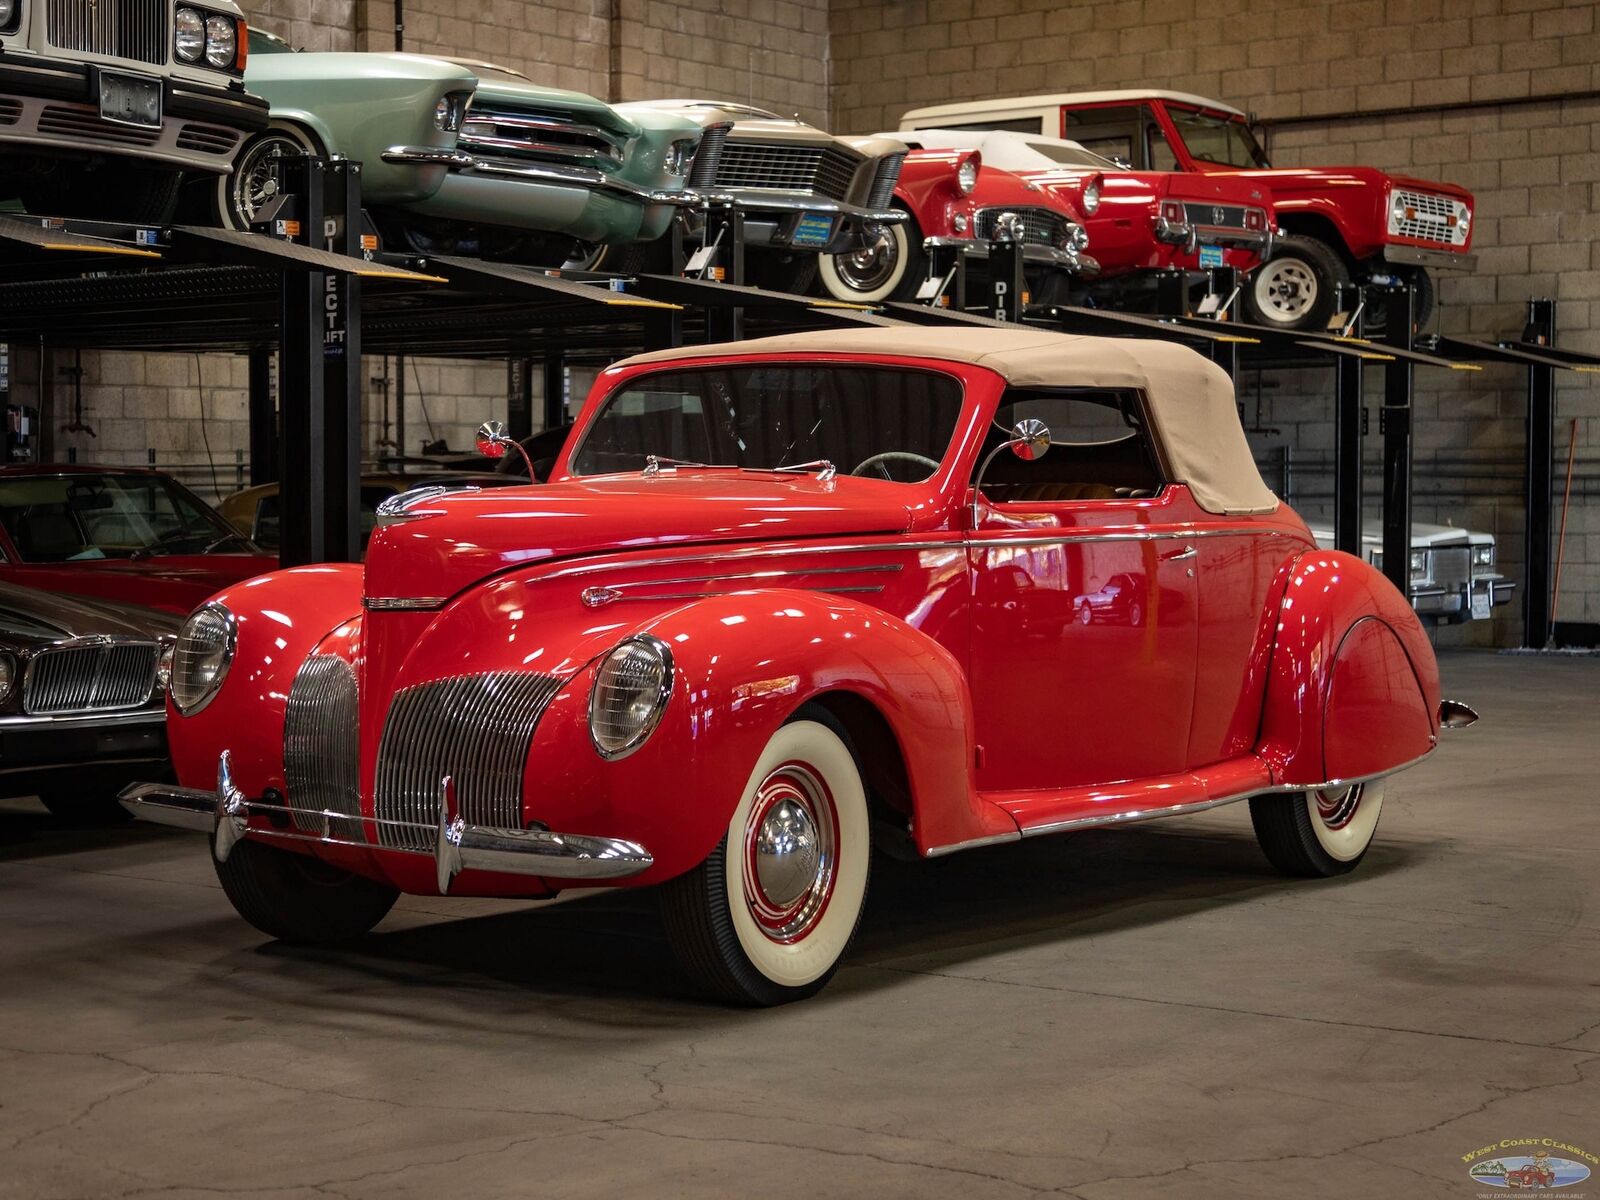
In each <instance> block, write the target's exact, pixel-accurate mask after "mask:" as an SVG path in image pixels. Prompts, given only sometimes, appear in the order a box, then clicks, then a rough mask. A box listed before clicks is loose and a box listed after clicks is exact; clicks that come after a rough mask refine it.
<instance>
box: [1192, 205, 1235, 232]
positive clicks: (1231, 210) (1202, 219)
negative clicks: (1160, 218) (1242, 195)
mask: <svg viewBox="0 0 1600 1200" xmlns="http://www.w3.org/2000/svg"><path fill="white" fill-rule="evenodd" d="M1183 216H1184V220H1186V221H1188V222H1189V224H1191V225H1198V226H1201V227H1202V228H1206V229H1243V228H1244V206H1243V205H1242V204H1195V203H1190V204H1185V205H1184V206H1183Z"/></svg>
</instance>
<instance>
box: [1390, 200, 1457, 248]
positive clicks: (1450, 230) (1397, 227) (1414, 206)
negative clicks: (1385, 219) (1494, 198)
mask: <svg viewBox="0 0 1600 1200" xmlns="http://www.w3.org/2000/svg"><path fill="white" fill-rule="evenodd" d="M1471 212H1472V210H1471V209H1470V208H1469V207H1468V206H1467V205H1466V203H1465V202H1463V201H1461V200H1455V199H1452V198H1451V197H1449V196H1434V195H1430V194H1429V193H1427V192H1401V191H1397V192H1395V193H1394V195H1393V197H1391V199H1390V204H1389V234H1390V236H1391V237H1402V238H1414V239H1415V240H1417V241H1419V242H1438V243H1439V244H1440V245H1442V246H1465V245H1466V244H1467V227H1468V225H1469V221H1470V217H1471Z"/></svg>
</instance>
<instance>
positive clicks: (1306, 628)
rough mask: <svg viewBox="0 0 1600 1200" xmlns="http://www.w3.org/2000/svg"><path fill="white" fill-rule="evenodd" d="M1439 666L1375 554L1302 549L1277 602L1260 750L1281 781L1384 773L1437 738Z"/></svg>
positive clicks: (1418, 754) (1430, 746) (1302, 781)
mask: <svg viewBox="0 0 1600 1200" xmlns="http://www.w3.org/2000/svg"><path fill="white" fill-rule="evenodd" d="M1438 712H1439V670H1438V665H1437V663H1436V662H1435V661H1434V657H1433V647H1432V646H1430V645H1429V644H1428V638H1427V634H1426V633H1424V632H1423V629H1422V625H1421V623H1420V622H1419V621H1418V620H1417V617H1416V614H1415V613H1414V612H1413V611H1412V610H1411V606H1410V604H1408V603H1407V602H1406V599H1405V597H1404V596H1402V595H1401V594H1400V593H1399V591H1397V590H1396V589H1395V587H1394V586H1393V585H1392V584H1391V583H1390V582H1389V581H1388V580H1387V579H1385V578H1384V577H1383V576H1382V575H1381V574H1379V573H1378V572H1377V571H1375V570H1373V568H1372V567H1371V566H1369V565H1368V564H1367V563H1364V562H1362V561H1361V560H1360V559H1358V558H1355V557H1353V556H1351V555H1349V554H1341V553H1339V552H1338V551H1334V550H1315V551H1311V552H1309V553H1307V554H1303V555H1301V556H1300V558H1299V559H1298V560H1296V562H1295V565H1294V570H1293V572H1292V573H1291V576H1290V579H1289V586H1288V588H1287V589H1286V591H1285V593H1284V597H1283V602H1282V605H1281V608H1280V611H1279V621H1278V631H1277V638H1276V641H1275V643H1274V645H1273V650H1272V666H1271V670H1270V673H1269V675H1268V679H1267V695H1266V705H1265V709H1264V711H1263V714H1262V721H1261V736H1260V739H1259V741H1258V744H1257V753H1258V754H1260V756H1261V757H1262V758H1263V759H1264V760H1265V761H1266V763H1267V765H1268V766H1269V767H1271V769H1272V774H1273V778H1274V780H1275V781H1276V782H1278V783H1283V784H1295V785H1297V784H1304V785H1307V786H1310V785H1313V784H1318V783H1323V782H1326V781H1328V780H1335V779H1357V778H1362V777H1365V776H1371V775H1378V774H1382V773H1384V772H1387V771H1392V770H1395V769H1397V768H1399V767H1402V766H1405V765H1406V764H1408V763H1410V762H1413V761H1415V760H1416V759H1418V758H1421V757H1422V756H1423V755H1424V754H1427V753H1428V752H1429V751H1430V750H1431V749H1433V747H1434V745H1435V744H1436V743H1437V741H1438V733H1439V729H1438V716H1437V714H1438Z"/></svg>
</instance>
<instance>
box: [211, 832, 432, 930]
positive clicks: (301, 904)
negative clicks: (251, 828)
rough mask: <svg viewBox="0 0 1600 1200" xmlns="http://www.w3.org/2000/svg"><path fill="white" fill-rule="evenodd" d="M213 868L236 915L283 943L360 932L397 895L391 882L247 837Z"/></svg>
mask: <svg viewBox="0 0 1600 1200" xmlns="http://www.w3.org/2000/svg"><path fill="white" fill-rule="evenodd" d="M213 861H214V860H213ZM216 868H217V879H218V880H219V881H220V882H221V883H222V890H223V891H224V892H225V893H226V894H227V897H228V899H229V900H231V901H232V902H233V907H234V908H235V909H236V910H237V911H238V913H239V915H240V916H241V917H243V918H244V919H245V920H246V921H249V922H250V924H252V925H254V926H255V927H256V928H257V929H259V930H260V931H261V932H262V933H264V934H266V935H267V936H268V937H273V938H277V939H278V940H279V941H284V942H301V943H308V944H312V945H317V944H325V943H331V942H346V941H349V940H350V939H351V938H357V937H360V936H361V935H362V934H364V933H367V932H368V931H370V930H371V929H372V927H373V926H374V925H376V924H377V923H378V922H379V921H381V920H383V918H384V916H385V915H386V914H387V913H388V911H389V910H390V909H391V908H393V907H394V902H395V901H396V900H397V899H399V896H400V893H399V892H398V891H397V890H396V889H394V888H392V887H389V886H387V885H385V884H381V883H377V882H374V881H373V880H371V879H367V878H365V877H363V876H361V875H356V874H353V873H352V872H350V871H346V870H343V869H342V868H340V867H335V866H333V865H332V864H331V863H326V862H323V861H322V860H321V859H320V858H313V857H311V856H310V855H307V854H295V853H293V852H292V851H289V850H280V849H278V848H277V847H276V846H265V845H262V844H261V843H260V842H253V841H250V840H249V839H245V840H243V841H241V842H238V843H237V844H235V846H234V847H233V851H232V853H230V854H229V855H228V861H227V862H219V863H216Z"/></svg>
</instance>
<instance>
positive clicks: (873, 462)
mask: <svg viewBox="0 0 1600 1200" xmlns="http://www.w3.org/2000/svg"><path fill="white" fill-rule="evenodd" d="M892 462H912V463H917V464H918V465H919V466H924V467H927V468H928V469H929V470H930V471H937V470H938V469H939V463H938V461H937V460H935V459H932V458H929V457H928V456H927V455H925V454H913V453H911V452H910V451H909V450H885V451H884V452H883V453H882V454H874V455H872V457H870V458H863V459H862V460H861V461H860V462H858V463H857V464H856V465H855V469H854V470H852V471H851V472H850V474H852V475H864V474H866V472H867V468H869V467H877V468H878V472H879V473H880V474H881V475H882V476H883V477H884V478H885V479H888V480H889V481H890V482H891V483H892V482H893V478H892V477H891V476H890V474H889V472H888V471H886V470H884V464H885V463H892Z"/></svg>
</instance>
